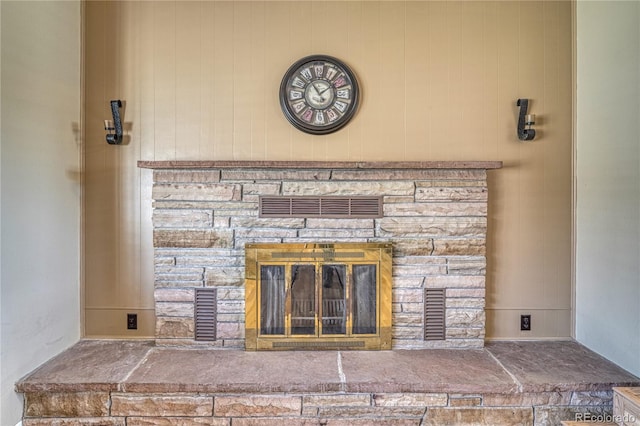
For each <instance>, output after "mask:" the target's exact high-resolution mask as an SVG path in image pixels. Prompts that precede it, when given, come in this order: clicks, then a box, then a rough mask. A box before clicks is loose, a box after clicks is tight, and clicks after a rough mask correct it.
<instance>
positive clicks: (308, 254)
mask: <svg viewBox="0 0 640 426" xmlns="http://www.w3.org/2000/svg"><path fill="white" fill-rule="evenodd" d="M245 254H246V290H245V295H246V300H245V306H246V312H245V313H246V330H245V338H246V346H245V347H246V349H247V350H277V349H280V350H282V349H391V244H379V243H353V244H347V243H345V244H247V245H246V247H245Z"/></svg>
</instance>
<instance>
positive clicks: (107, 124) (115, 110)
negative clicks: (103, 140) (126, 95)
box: [104, 99, 122, 145]
mask: <svg viewBox="0 0 640 426" xmlns="http://www.w3.org/2000/svg"><path fill="white" fill-rule="evenodd" d="M120 108H122V101H120V100H119V99H118V100H115V101H111V115H112V116H113V122H112V121H110V120H105V121H104V129H105V130H106V131H107V143H108V144H110V145H120V144H121V143H122V120H121V119H120Z"/></svg>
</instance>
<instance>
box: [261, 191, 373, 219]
mask: <svg viewBox="0 0 640 426" xmlns="http://www.w3.org/2000/svg"><path fill="white" fill-rule="evenodd" d="M260 217H317V218H354V219H355V218H359V219H363V218H378V217H382V197H368V196H353V197H351V196H331V197H305V196H297V197H273V196H269V197H260Z"/></svg>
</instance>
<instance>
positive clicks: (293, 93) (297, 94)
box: [289, 90, 302, 100]
mask: <svg viewBox="0 0 640 426" xmlns="http://www.w3.org/2000/svg"><path fill="white" fill-rule="evenodd" d="M289 99H291V100H295V99H302V92H298V91H297V90H292V91H290V92H289Z"/></svg>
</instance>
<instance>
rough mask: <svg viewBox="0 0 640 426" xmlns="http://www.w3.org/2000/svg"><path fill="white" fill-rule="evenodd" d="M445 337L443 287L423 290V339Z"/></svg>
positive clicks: (440, 338)
mask: <svg viewBox="0 0 640 426" xmlns="http://www.w3.org/2000/svg"><path fill="white" fill-rule="evenodd" d="M444 339H445V289H444V288H427V289H425V290H424V340H444Z"/></svg>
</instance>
